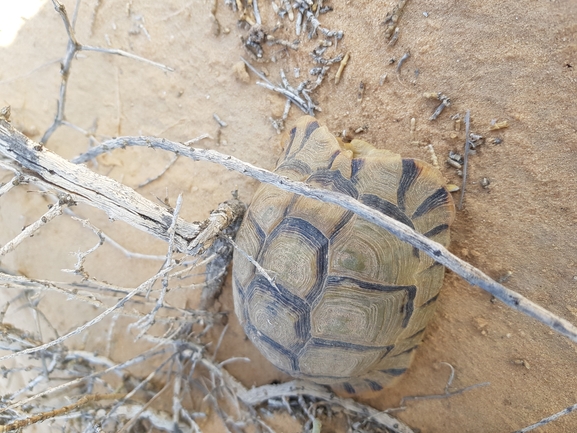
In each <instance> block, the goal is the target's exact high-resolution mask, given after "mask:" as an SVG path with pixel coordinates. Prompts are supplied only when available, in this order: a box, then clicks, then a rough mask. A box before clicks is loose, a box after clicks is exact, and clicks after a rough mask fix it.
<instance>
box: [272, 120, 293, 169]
mask: <svg viewBox="0 0 577 433" xmlns="http://www.w3.org/2000/svg"><path fill="white" fill-rule="evenodd" d="M296 133H297V127H296V126H293V127H292V129H291V130H290V132H289V137H290V138H289V143H288V145H287V147H286V149H285V151H284V157H285V158H286V157H287V155H288V154H289V153H290V151H291V148H292V146H293V143H294V141H295V135H296ZM279 161H280V158H279ZM279 161H277V162H276V163H277V165H278V163H279Z"/></svg>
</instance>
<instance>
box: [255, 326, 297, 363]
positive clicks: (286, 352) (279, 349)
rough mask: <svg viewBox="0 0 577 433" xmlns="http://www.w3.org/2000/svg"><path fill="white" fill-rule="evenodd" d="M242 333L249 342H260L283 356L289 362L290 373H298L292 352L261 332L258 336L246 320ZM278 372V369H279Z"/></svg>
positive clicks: (256, 331)
mask: <svg viewBox="0 0 577 433" xmlns="http://www.w3.org/2000/svg"><path fill="white" fill-rule="evenodd" d="M244 331H245V332H246V335H248V337H249V338H250V339H251V340H253V341H254V340H258V341H262V342H263V343H265V344H266V345H268V346H270V347H271V348H272V349H273V350H276V351H277V352H280V353H282V354H283V355H285V356H286V357H287V358H288V359H289V360H290V363H291V368H292V371H293V372H297V371H299V365H298V359H297V356H296V355H295V354H294V353H293V352H292V351H290V350H289V349H286V348H285V347H283V346H281V345H280V344H279V343H277V342H276V341H274V340H273V339H272V338H270V337H269V336H267V335H265V334H264V333H262V332H261V333H260V334H261V335H258V332H259V331H258V330H257V329H256V328H255V327H254V325H253V324H252V323H250V321H248V320H247V324H246V325H245V327H244ZM277 368H278V367H277ZM279 370H280V368H279ZM287 373H288V374H291V372H287Z"/></svg>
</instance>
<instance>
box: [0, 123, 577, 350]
mask: <svg viewBox="0 0 577 433" xmlns="http://www.w3.org/2000/svg"><path fill="white" fill-rule="evenodd" d="M0 126H1V125H0ZM1 138H2V128H1V127H0V143H1V142H2V140H1ZM127 145H133V146H145V147H153V148H160V149H164V150H167V151H170V152H177V153H179V154H181V155H183V156H186V157H187V158H191V159H194V160H203V161H211V162H214V163H217V164H220V165H222V166H223V167H225V168H227V169H229V170H235V171H238V172H239V173H241V174H244V175H246V176H250V177H253V178H254V179H257V180H259V181H261V182H265V183H270V184H272V185H275V186H277V187H278V188H281V189H283V190H285V191H289V192H292V193H295V194H299V195H304V196H307V197H312V198H315V199H317V200H320V201H323V202H327V203H333V204H337V205H339V206H341V207H343V208H345V209H348V210H350V211H352V212H354V213H356V214H357V215H359V216H361V217H362V218H364V219H366V220H367V221H369V222H372V223H374V224H376V225H378V226H379V227H382V228H384V229H385V230H387V231H389V232H391V233H392V234H394V235H395V236H397V237H398V238H399V239H401V240H403V241H405V242H407V243H409V244H411V245H412V246H414V247H416V248H418V249H419V250H421V251H423V252H425V253H426V254H428V255H429V256H430V257H432V258H433V259H434V260H435V261H437V262H439V263H441V264H442V265H444V266H446V267H447V268H449V269H451V270H452V271H453V272H455V273H456V274H458V275H460V276H461V277H462V278H463V279H465V280H466V281H468V282H469V283H471V284H473V285H475V286H478V287H480V288H481V289H483V290H485V291H487V292H489V293H491V294H492V295H493V296H495V297H496V298H497V299H499V300H501V301H502V302H503V303H505V304H506V305H507V306H509V307H511V308H513V309H515V310H517V311H520V312H522V313H524V314H526V315H528V316H530V317H533V318H534V319H537V320H538V321H540V322H541V323H543V324H545V325H547V326H549V327H550V328H551V329H553V330H555V331H556V332H559V333H560V334H562V335H565V336H566V337H568V338H570V339H571V340H572V341H574V342H577V327H576V326H575V325H573V324H571V323H570V322H568V321H567V320H565V319H562V318H560V317H558V316H556V315H555V314H553V313H551V312H549V311H548V310H546V309H545V308H543V307H541V306H539V305H537V304H535V303H534V302H532V301H530V300H529V299H527V298H525V297H524V296H522V295H520V294H519V293H516V292H514V291H512V290H510V289H507V288H506V287H505V286H503V285H501V284H499V283H498V282H496V281H494V280H493V279H491V278H490V277H489V276H488V275H486V274H485V273H483V272H482V271H480V270H479V269H477V268H475V267H473V266H471V265H470V264H469V263H467V262H465V261H464V260H462V259H460V258H459V257H457V256H455V255H454V254H452V253H450V252H449V250H447V249H446V248H445V247H443V246H442V245H440V244H438V243H436V242H434V241H431V240H430V239H428V238H427V237H425V236H423V235H421V234H419V233H417V232H415V231H413V230H412V229H411V228H409V227H408V226H406V225H405V224H402V223H400V222H398V221H396V220H394V219H392V218H390V217H388V216H386V215H384V214H382V213H381V212H379V211H378V210H376V209H373V208H371V207H369V206H367V205H364V204H362V203H360V202H358V201H357V200H355V199H354V198H352V197H350V196H348V195H345V194H341V193H338V192H334V191H329V190H324V189H318V188H313V187H311V186H310V185H307V184H305V183H302V182H296V181H293V180H290V179H288V178H286V177H283V176H279V175H277V174H275V173H271V172H269V171H268V170H265V169H262V168H259V167H255V166H254V165H252V164H248V163H246V162H243V161H241V160H239V159H237V158H234V157H232V156H228V155H223V154H221V153H219V152H216V151H214V150H204V149H194V148H188V147H186V146H184V145H182V144H180V143H175V142H170V141H168V140H165V139H157V138H153V137H120V138H117V139H114V140H110V141H107V142H106V143H104V144H103V145H102V146H100V147H95V148H92V149H91V150H89V151H88V152H86V153H85V154H83V155H81V156H79V157H77V158H75V159H74V162H77V163H80V162H85V161H88V160H90V159H92V158H94V157H96V156H98V155H99V154H101V153H104V152H107V151H109V150H110V149H112V148H117V147H125V146H127ZM0 151H1V147H0Z"/></svg>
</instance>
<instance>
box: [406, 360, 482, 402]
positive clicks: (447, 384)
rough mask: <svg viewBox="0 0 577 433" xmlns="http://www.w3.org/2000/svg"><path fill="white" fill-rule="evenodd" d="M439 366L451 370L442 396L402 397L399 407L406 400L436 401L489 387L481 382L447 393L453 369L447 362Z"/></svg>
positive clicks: (451, 381)
mask: <svg viewBox="0 0 577 433" xmlns="http://www.w3.org/2000/svg"><path fill="white" fill-rule="evenodd" d="M441 364H444V365H447V366H449V368H450V369H451V374H450V375H449V378H448V379H447V383H446V384H445V391H444V392H443V394H431V395H414V396H407V397H403V398H402V399H401V402H400V403H399V405H400V406H403V405H404V404H405V402H406V401H408V400H412V401H418V400H437V399H440V398H448V397H453V396H455V395H460V394H463V393H464V392H467V391H470V390H472V389H476V388H481V387H483V386H489V385H490V383H489V382H483V383H477V384H475V385H471V386H466V387H465V388H460V389H457V390H454V391H449V388H450V387H451V385H452V383H453V379H454V378H455V368H454V367H453V366H452V365H451V364H449V363H448V362H441Z"/></svg>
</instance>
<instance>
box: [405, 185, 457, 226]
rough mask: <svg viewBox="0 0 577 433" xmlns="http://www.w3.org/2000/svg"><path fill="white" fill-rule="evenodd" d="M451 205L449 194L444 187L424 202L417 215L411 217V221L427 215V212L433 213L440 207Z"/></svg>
mask: <svg viewBox="0 0 577 433" xmlns="http://www.w3.org/2000/svg"><path fill="white" fill-rule="evenodd" d="M447 203H449V193H448V192H447V190H446V189H445V188H443V187H441V188H439V189H438V190H436V191H435V192H434V193H433V194H431V195H430V196H428V197H427V198H426V199H425V200H423V202H422V203H421V204H420V205H419V207H418V208H417V210H416V211H415V213H413V215H412V216H411V219H415V218H418V217H420V216H423V215H425V214H426V213H427V212H430V211H432V210H433V209H435V208H438V207H439V206H443V205H446V204H447Z"/></svg>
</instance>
